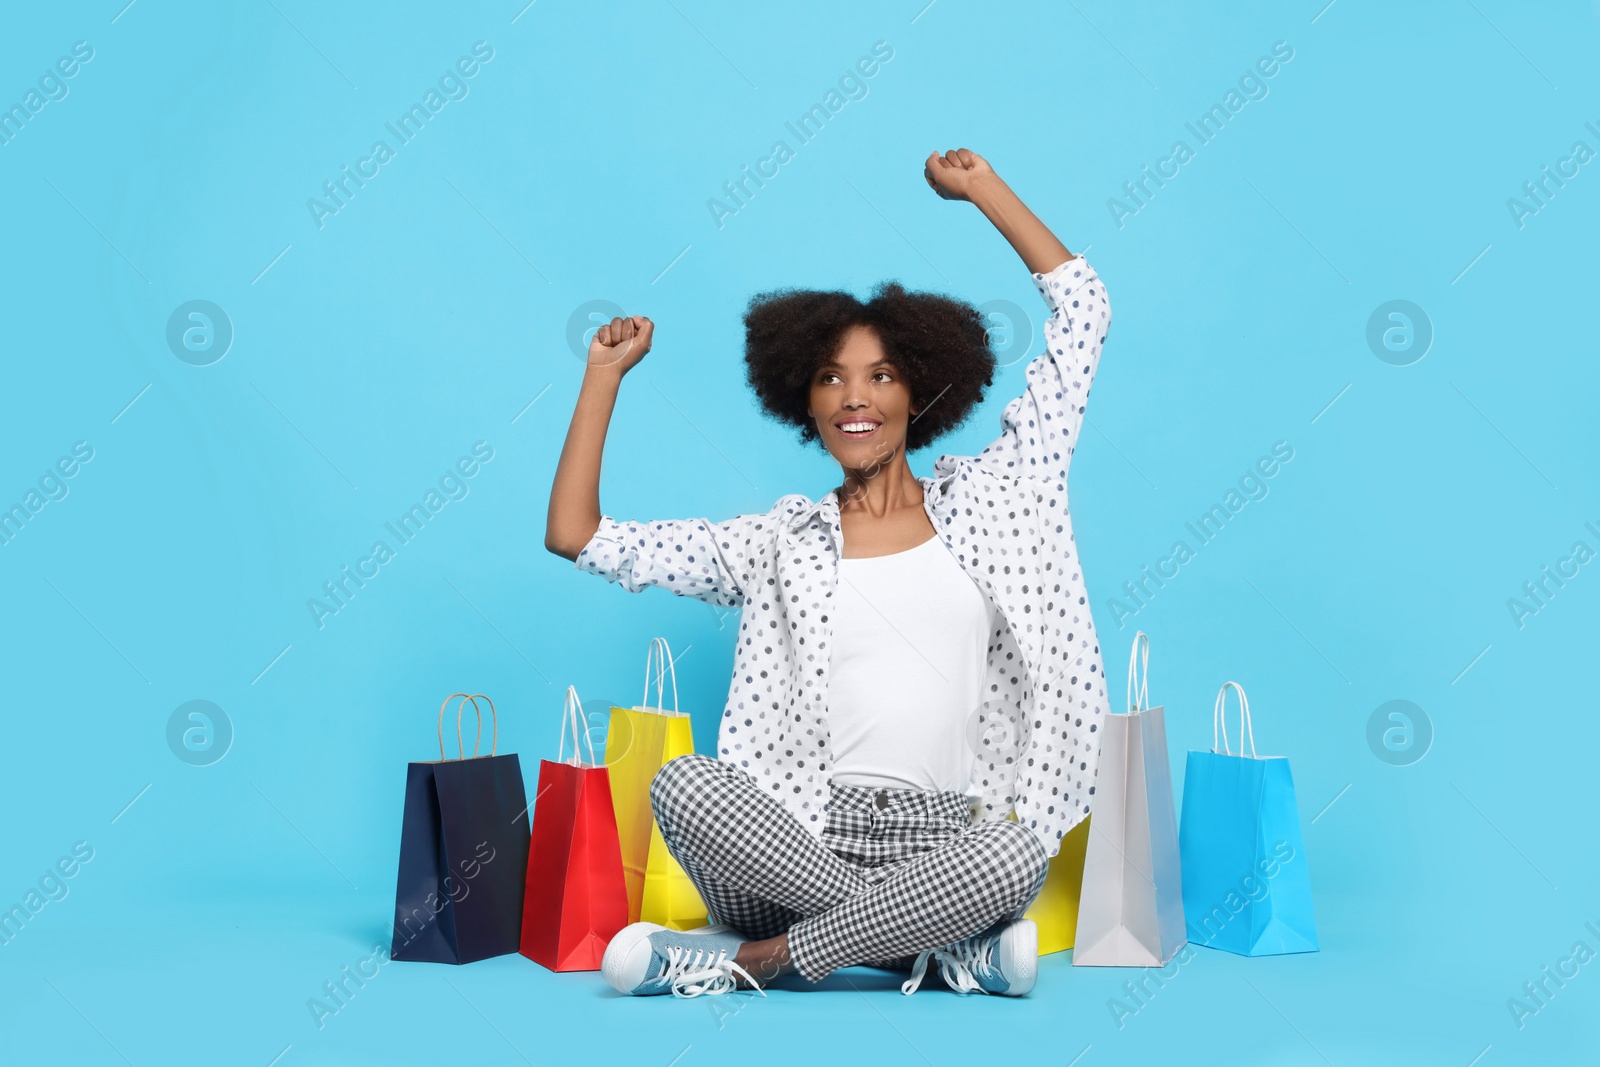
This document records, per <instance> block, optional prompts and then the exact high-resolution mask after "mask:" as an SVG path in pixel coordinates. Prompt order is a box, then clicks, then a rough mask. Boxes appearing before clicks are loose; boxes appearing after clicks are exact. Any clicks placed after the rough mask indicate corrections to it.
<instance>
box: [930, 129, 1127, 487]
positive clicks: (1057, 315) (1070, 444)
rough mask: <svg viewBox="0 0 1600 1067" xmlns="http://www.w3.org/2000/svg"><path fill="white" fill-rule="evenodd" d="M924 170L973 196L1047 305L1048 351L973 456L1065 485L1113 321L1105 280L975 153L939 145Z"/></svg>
mask: <svg viewBox="0 0 1600 1067" xmlns="http://www.w3.org/2000/svg"><path fill="white" fill-rule="evenodd" d="M923 176H924V177H925V178H926V179H927V182H928V184H929V185H930V186H932V187H933V190H934V192H936V193H938V194H939V195H940V196H941V197H943V198H944V199H946V200H965V201H968V202H970V203H972V204H974V205H976V206H977V208H978V209H979V210H980V211H982V212H983V213H984V215H985V216H986V217H987V218H988V219H989V221H990V222H992V223H994V225H995V228H996V229H998V230H999V231H1000V233H1001V234H1002V235H1003V236H1004V237H1005V238H1006V240H1008V241H1010V242H1011V247H1012V248H1014V249H1016V251H1017V255H1019V256H1021V257H1022V261H1023V263H1025V264H1026V265H1027V267H1028V269H1029V271H1031V272H1032V274H1033V283H1034V285H1035V286H1037V287H1038V289H1039V295H1040V296H1042V297H1043V298H1044V301H1045V303H1046V305H1048V306H1049V308H1050V317H1049V318H1048V319H1047V320H1046V321H1045V324H1044V336H1045V346H1046V351H1045V353H1044V354H1043V355H1041V356H1037V357H1035V358H1034V359H1033V360H1032V361H1031V362H1029V364H1028V366H1027V371H1026V379H1027V386H1026V388H1025V389H1024V391H1023V393H1022V395H1021V396H1019V397H1017V398H1016V399H1015V400H1013V401H1011V403H1009V404H1007V405H1006V408H1005V411H1004V412H1002V414H1001V420H1000V421H1001V433H1000V436H999V437H998V438H996V439H995V440H994V441H993V442H992V443H991V444H990V445H989V446H988V447H986V448H985V449H984V450H983V451H982V452H981V453H979V454H978V455H977V456H976V457H973V460H972V462H974V463H975V464H977V465H978V466H979V467H982V468H987V469H989V470H991V471H992V472H993V473H995V474H996V475H998V476H1000V477H1009V478H1015V477H1040V478H1044V479H1046V480H1047V481H1049V482H1051V483H1060V484H1063V485H1064V484H1065V483H1066V479H1067V468H1068V466H1069V465H1070V463H1071V461H1072V453H1073V452H1074V450H1075V449H1076V448H1077V445H1078V434H1079V430H1080V429H1081V428H1082V423H1083V411H1084V407H1085V405H1086V404H1087V403H1088V399H1089V387H1090V385H1091V384H1092V383H1093V382H1094V376H1095V371H1096V370H1097V369H1098V367H1099V363H1100V350H1101V348H1102V346H1103V345H1104V343H1105V338H1106V331H1107V330H1108V329H1109V328H1110V325H1111V304H1110V302H1109V301H1108V300H1107V299H1106V292H1105V285H1104V284H1103V283H1102V282H1101V281H1100V277H1099V275H1097V274H1096V273H1095V271H1094V268H1093V267H1091V266H1089V265H1088V263H1086V262H1085V261H1084V260H1083V259H1082V258H1081V257H1078V256H1075V255H1073V254H1072V253H1071V252H1069V251H1067V246H1066V245H1064V244H1062V243H1061V241H1060V240H1059V239H1057V237H1056V235H1055V234H1053V233H1051V232H1050V230H1049V228H1048V227H1047V226H1045V224H1044V223H1043V222H1040V221H1039V219H1038V217H1037V216H1036V215H1034V213H1033V212H1032V211H1030V210H1028V207H1027V205H1026V204H1024V203H1023V202H1022V200H1021V198H1019V197H1018V196H1017V194H1016V193H1014V192H1012V191H1011V187H1010V186H1008V185H1006V183H1005V182H1004V181H1002V180H1001V178H1000V176H999V175H997V174H996V173H995V172H994V170H993V168H991V167H990V166H989V164H988V162H987V161H985V160H984V159H983V157H982V156H979V155H978V154H977V153H976V152H972V151H970V150H968V149H965V148H962V149H957V150H956V151H953V152H949V153H946V154H945V155H943V156H941V155H939V154H938V153H937V152H935V153H933V154H932V155H931V156H929V157H928V160H927V162H926V164H925V167H924V170H923ZM941 462H943V460H942V458H941ZM935 473H939V468H938V467H937V465H936V467H935Z"/></svg>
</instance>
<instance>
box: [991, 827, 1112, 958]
mask: <svg viewBox="0 0 1600 1067" xmlns="http://www.w3.org/2000/svg"><path fill="white" fill-rule="evenodd" d="M1011 818H1013V819H1015V818H1016V812H1012V813H1011ZM1089 818H1092V816H1090V817H1087V818H1085V819H1084V820H1083V821H1082V822H1080V823H1079V824H1078V825H1077V826H1074V827H1073V828H1072V829H1071V830H1069V831H1067V836H1066V837H1063V838H1062V839H1061V851H1059V852H1057V853H1056V854H1055V857H1054V858H1053V859H1051V860H1050V868H1049V873H1047V874H1046V875H1045V879H1044V888H1043V889H1041V890H1039V895H1038V896H1037V897H1035V898H1034V900H1033V903H1032V904H1031V905H1029V906H1028V910H1027V911H1025V912H1023V913H1022V917H1023V918H1025V919H1032V920H1033V921H1034V922H1036V923H1038V924H1039V955H1041V956H1043V955H1045V954H1046V953H1050V952H1060V951H1062V950H1063V949H1069V948H1071V947H1072V943H1073V941H1074V940H1075V939H1076V935H1077V932H1078V896H1079V893H1080V892H1081V891H1082V889H1083V857H1084V854H1085V852H1086V851H1087V849H1088V847H1089Z"/></svg>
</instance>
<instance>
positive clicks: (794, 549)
mask: <svg viewBox="0 0 1600 1067" xmlns="http://www.w3.org/2000/svg"><path fill="white" fill-rule="evenodd" d="M924 177H925V178H926V180H927V182H928V184H929V185H930V186H931V187H932V188H933V190H934V191H935V192H936V193H938V194H939V196H941V197H943V198H944V199H946V200H961V201H967V202H969V203H972V204H974V205H976V206H977V207H978V209H979V210H980V211H982V212H983V214H984V215H985V216H986V217H987V218H988V219H989V221H990V222H992V223H993V224H994V225H995V227H996V228H997V229H998V230H999V231H1000V233H1001V234H1002V235H1003V236H1004V237H1005V238H1006V239H1007V240H1008V241H1009V242H1010V243H1011V246H1012V247H1013V248H1014V249H1015V250H1016V251H1017V253H1018V255H1019V256H1021V258H1022V260H1023V262H1024V263H1025V264H1026V265H1027V267H1028V269H1029V271H1030V272H1032V274H1033V280H1034V283H1035V284H1036V285H1037V286H1038V288H1039V292H1040V294H1041V295H1042V296H1043V297H1044V299H1045V302H1046V304H1047V305H1048V306H1049V307H1050V309H1051V315H1050V318H1049V319H1048V320H1047V322H1046V324H1045V337H1046V341H1047V345H1048V351H1046V352H1045V353H1044V354H1043V355H1040V356H1038V357H1036V358H1035V359H1033V361H1032V362H1031V363H1030V364H1029V365H1028V367H1027V372H1026V378H1027V386H1026V389H1025V390H1024V392H1023V394H1022V395H1021V396H1020V397H1018V398H1016V399H1015V400H1013V401H1012V402H1011V403H1010V404H1008V405H1007V406H1006V409H1005V411H1004V413H1003V415H1002V432H1001V434H1000V436H999V437H998V438H997V439H996V440H995V441H994V442H992V443H991V444H990V445H989V446H988V447H986V448H985V449H984V450H983V451H982V452H981V453H980V454H978V455H977V456H951V455H942V456H940V457H939V459H938V461H937V462H935V464H934V475H933V477H929V478H922V477H918V476H915V475H913V474H912V472H911V468H910V466H909V465H908V463H907V461H906V454H907V453H908V452H909V451H911V450H913V449H915V448H919V447H922V446H923V445H926V444H928V443H930V442H931V441H932V440H934V439H935V438H937V437H938V436H940V435H941V434H943V433H945V432H946V431H948V430H950V429H952V428H954V427H955V426H956V425H959V424H960V423H961V422H962V420H964V419H965V418H966V416H967V414H968V413H969V412H970V410H971V409H972V407H973V406H974V405H975V404H976V403H977V402H978V400H980V399H981V398H982V393H983V387H984V386H986V385H988V384H989V382H990V381H991V379H992V375H993V369H994V366H995V361H994V357H993V355H992V353H991V352H990V351H989V348H988V345H987V339H986V336H985V334H984V329H983V323H982V319H981V316H980V315H979V313H978V312H977V310H976V309H974V308H972V307H970V306H968V305H965V304H962V303H959V302H957V301H954V300H950V299H948V298H946V297H942V296H936V295H932V294H913V293H907V292H906V291H905V290H904V289H902V288H901V287H900V286H898V285H895V284H893V283H887V284H884V285H880V286H879V287H878V290H877V292H876V294H875V295H874V297H873V299H872V300H871V301H870V302H868V303H865V304H863V303H861V302H859V301H857V300H856V299H855V298H854V297H852V296H850V295H849V294H847V293H837V292H836V293H819V292H809V291H800V292H795V291H784V292H779V293H775V294H765V295H763V296H759V297H757V298H755V299H754V300H752V301H751V306H750V309H749V311H748V312H747V314H746V316H745V323H746V328H747V331H746V361H747V365H748V371H749V378H750V382H751V384H752V385H753V386H754V387H755V390H756V393H757V396H758V398H759V399H760V401H761V403H762V405H763V407H764V408H765V409H766V410H767V411H768V413H770V414H772V415H773V416H774V417H776V418H778V419H780V420H783V421H787V422H789V423H790V424H792V425H794V426H796V427H797V428H798V429H799V430H800V432H801V438H802V441H810V440H820V441H821V442H822V443H823V445H824V446H825V447H826V448H827V449H828V451H829V452H830V453H831V454H832V456H833V458H834V459H836V460H837V461H838V462H839V465H840V467H841V468H842V469H843V484H842V486H840V487H839V488H837V489H833V490H830V491H829V492H828V493H827V494H826V495H825V496H824V497H823V498H822V499H821V500H820V501H817V502H813V501H811V500H810V499H809V498H807V497H805V496H802V495H800V494H790V495H788V496H785V497H783V498H782V499H780V500H779V501H778V503H777V504H776V505H775V506H774V507H773V508H772V510H771V511H769V512H765V513H755V514H749V515H740V516H737V517H735V518H733V519H730V520H728V521H726V522H721V523H712V522H707V521H704V520H697V519H685V520H673V521H654V522H635V521H617V520H615V519H613V518H612V517H611V516H609V515H605V514H603V513H602V512H601V510H600V506H599V479H600V460H601V453H602V451H603V448H604V444H605V434H606V428H607V424H608V422H609V420H610V415H611V410H612V407H613V405H614V404H615V401H616V396H617V390H618V388H619V387H620V383H621V381H622V378H623V375H624V374H625V373H626V372H627V371H628V370H629V369H630V368H631V367H633V366H636V365H637V364H638V362H639V361H640V360H641V359H642V358H643V357H644V355H645V353H646V352H648V351H649V348H650V344H651V340H652V336H653V332H654V325H653V324H652V323H651V322H650V320H649V319H646V318H643V317H641V316H634V317H630V318H627V319H622V318H618V319H613V320H612V321H611V322H610V323H609V324H607V325H605V326H602V327H601V329H600V330H599V331H598V333H597V334H596V337H595V339H594V343H593V344H592V345H591V346H590V350H589V366H588V368H587V370H586V371H585V376H584V382H583V388H582V392H581V393H580V395H579V397H578V404H577V409H576V411H575V412H574V415H573V420H572V426H571V429H570V430H569V431H568V434H567V440H566V444H565V446H564V448H563V450H562V454H561V459H560V462H559V464H558V466H557V470H556V476H555V483H554V486H553V489H552V493H551V500H550V516H549V527H548V532H547V534H546V539H545V546H546V547H547V548H548V549H549V550H550V551H552V552H555V553H557V554H558V555H561V556H564V557H565V558H567V559H570V560H573V561H574V562H575V566H576V567H578V568H580V569H583V570H587V571H589V572H591V573H594V574H598V575H601V576H602V577H604V578H606V579H607V580H608V581H612V582H618V583H620V584H621V585H622V586H623V587H624V588H626V589H628V590H629V591H631V592H638V591H639V590H641V589H643V588H645V587H646V586H650V585H655V586H660V587H662V588H666V589H668V590H670V591H672V592H673V593H676V594H678V595H681V596H689V597H694V598H696V599H699V600H703V601H706V602H708V603H712V604H717V605H721V606H725V607H729V608H733V607H739V608H742V609H743V610H742V612H741V621H740V626H739V637H738V645H737V652H736V657H737V658H736V663H735V670H734V678H733V682H732V686H731V689H730V693H729V697H728V703H727V706H726V708H725V710H724V711H723V717H722V722H721V726H720V729H719V733H718V758H717V759H711V758H709V757H706V756H702V755H698V754H695V755H687V756H680V757H678V758H677V759H674V760H671V761H669V762H668V763H667V764H666V765H665V766H664V767H662V768H661V770H660V772H659V773H658V774H657V775H656V778H655V780H654V781H653V783H652V786H651V802H652V805H653V807H654V810H655V815H656V820H657V822H658V824H659V825H660V827H661V832H662V836H663V838H664V839H665V841H666V843H667V847H668V849H669V850H670V851H671V853H672V855H673V856H674V857H675V858H676V859H677V860H678V862H679V863H680V864H681V865H682V867H683V868H684V870H685V872H687V873H688V875H689V877H690V878H691V879H692V880H693V881H694V883H695V885H696V886H697V887H698V889H699V890H700V895H701V897H702V899H703V900H704V901H705V903H706V906H707V910H708V912H709V913H710V918H711V925H709V926H707V927H702V928H700V929H697V930H688V931H675V930H668V929H664V928H662V927H659V926H656V925H655V924H652V923H634V924H632V925H631V926H629V927H627V928H625V929H624V930H622V931H621V932H620V933H618V934H617V936H616V937H615V938H613V939H612V941H611V943H610V944H609V945H608V947H607V950H606V954H605V960H604V965H603V967H602V970H603V972H604V973H605V976H606V978H607V980H608V981H610V982H611V984H612V985H613V986H614V987H615V988H617V989H618V990H620V991H622V992H627V993H640V994H647V993H666V992H671V993H673V994H674V995H677V996H694V995H698V994H700V993H723V992H727V991H729V990H732V989H735V988H742V987H746V986H748V987H754V988H756V989H760V987H761V983H760V982H759V981H757V979H756V978H755V976H754V974H753V973H752V972H756V973H759V974H761V975H762V976H764V977H771V976H773V975H777V974H783V973H798V974H800V975H802V976H803V977H804V978H805V979H807V980H809V981H810V982H812V983H815V982H819V981H821V980H822V979H823V978H824V977H826V976H827V975H828V974H829V973H831V972H832V971H834V970H835V969H837V968H839V967H844V966H850V965H853V964H866V965H869V966H879V967H888V968H893V969H905V968H906V967H907V966H908V965H909V966H910V968H911V970H912V976H911V978H910V979H908V980H907V981H906V982H905V983H904V984H903V986H902V989H903V990H904V991H905V992H907V993H910V992H912V991H914V990H915V989H916V988H917V987H918V985H919V983H920V982H921V980H922V977H923V974H924V973H925V971H926V968H927V965H928V962H929V960H930V959H932V960H934V961H936V963H937V965H938V969H939V973H940V974H941V976H942V977H943V978H944V979H945V981H946V982H947V984H949V985H951V986H952V987H953V988H955V989H957V990H958V991H960V992H983V993H998V994H1005V995H1012V996H1020V995H1022V994H1025V993H1027V992H1028V990H1029V989H1030V988H1031V987H1032V986H1033V983H1034V979H1035V974H1036V968H1037V957H1038V938H1037V930H1036V928H1035V927H1034V924H1033V923H1032V922H1031V921H1030V920H1027V919H1023V918H1021V916H1022V914H1023V912H1024V911H1025V910H1026V909H1027V907H1028V905H1029V904H1030V903H1032V901H1033V900H1034V898H1035V897H1036V896H1037V894H1038V892H1039V890H1040V888H1041V887H1042V886H1043V884H1044V879H1045V873H1046V865H1047V863H1048V861H1049V859H1050V858H1051V857H1053V856H1055V855H1056V853H1057V852H1058V851H1059V850H1060V847H1061V839H1062V837H1063V836H1064V835H1065V834H1066V832H1067V831H1068V830H1070V829H1072V827H1073V826H1075V825H1076V824H1077V823H1078V822H1080V821H1081V820H1082V819H1083V818H1084V817H1085V816H1086V815H1087V814H1088V812H1089V805H1090V797H1091V795H1092V794H1093V792H1094V779H1095V772H1096V769H1097V765H1098V755H1099V734H1098V732H1097V730H1098V724H1099V722H1100V721H1101V718H1102V717H1103V716H1104V715H1105V714H1106V713H1107V712H1108V711H1109V708H1108V706H1107V701H1106V692H1105V686H1104V684H1103V681H1104V679H1103V672H1102V669H1101V661H1100V649H1099V646H1098V644H1097V643H1096V640H1095V633H1094V624H1093V621H1092V619H1091V618H1090V615H1089V606H1088V595H1087V593H1086V591H1085V589H1084V583H1083V578H1082V574H1081V572H1080V570H1079V567H1078V561H1077V555H1076V550H1075V547H1074V545H1073V539H1072V524H1071V519H1070V517H1069V515H1068V511H1067V489H1066V479H1067V467H1068V463H1069V461H1070V459H1071V456H1072V453H1073V449H1074V448H1075V446H1076V445H1077V440H1078V432H1079V428H1080V425H1081V422H1082V418H1083V409H1084V403H1085V400H1086V398H1087V396H1088V393H1089V386H1090V383H1091V382H1092V380H1093V378H1094V373H1095V368H1096V366H1097V365H1098V362H1099V357H1100V350H1101V346H1102V343H1103V342H1104V340H1105V336H1106V330H1107V328H1108V326H1109V324H1110V319H1111V308H1110V304H1109V303H1108V302H1107V300H1106V295H1105V289H1104V286H1103V285H1102V284H1101V282H1100V280H1099V278H1098V276H1097V275H1096V274H1095V273H1094V271H1093V270H1092V269H1091V268H1090V267H1089V266H1088V264H1086V263H1085V262H1084V261H1083V260H1082V259H1081V258H1079V257H1077V256H1074V255H1073V254H1072V253H1071V252H1069V251H1067V249H1066V247H1065V246H1064V245H1063V244H1062V243H1061V242H1060V241H1059V240H1057V239H1056V237H1055V235H1054V234H1052V233H1051V232H1050V231H1049V229H1047V228H1046V227H1045V225H1044V224H1043V223H1042V222H1040V221H1039V220H1038V219H1037V218H1036V217H1035V216H1034V215H1033V213H1032V212H1031V211H1029V210H1028V208H1027V207H1026V206H1024V205H1023V203H1022V201H1021V200H1020V199H1018V198H1017V196H1016V194H1015V193H1013V192H1012V191H1011V189H1010V188H1009V187H1008V186H1007V185H1006V183H1005V182H1004V181H1002V180H1001V179H1000V177H999V176H998V175H997V174H995V172H994V171H993V169H992V168H991V167H990V166H989V164H988V163H987V162H985V161H984V160H983V159H982V158H981V157H980V156H978V155H977V154H975V153H973V152H971V151H968V150H967V149H959V150H956V151H951V152H947V153H945V154H944V155H943V156H941V155H940V154H939V153H937V152H935V153H933V154H932V155H930V156H929V158H928V159H927V161H926V163H925V168H924Z"/></svg>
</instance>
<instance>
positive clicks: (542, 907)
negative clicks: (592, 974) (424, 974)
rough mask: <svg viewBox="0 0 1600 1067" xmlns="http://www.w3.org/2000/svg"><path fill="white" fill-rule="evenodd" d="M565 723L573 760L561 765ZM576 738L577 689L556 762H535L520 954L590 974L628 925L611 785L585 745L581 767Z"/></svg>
mask: <svg viewBox="0 0 1600 1067" xmlns="http://www.w3.org/2000/svg"><path fill="white" fill-rule="evenodd" d="M569 722H570V723H571V724H572V726H573V735H574V736H573V739H572V751H573V756H572V758H571V759H568V760H564V759H562V758H561V752H562V750H563V749H565V748H566V744H567V724H568V723H569ZM580 733H581V734H583V736H584V739H585V740H588V736H589V735H588V731H587V730H586V729H585V724H584V721H583V707H582V705H581V704H580V703H579V701H578V691H577V690H576V689H574V688H573V687H572V686H568V687H567V698H566V707H565V708H564V709H563V711H562V719H561V745H560V747H559V748H557V750H556V759H555V761H554V762H552V761H551V760H540V761H539V791H538V793H537V794H536V795H535V797H534V809H533V840H532V842H531V843H530V844H529V847H528V879H527V888H526V890H525V892H524V896H523V904H522V949H521V951H522V954H523V955H524V956H526V957H528V958H529V959H530V960H533V961H534V962H535V963H539V964H542V965H543V966H545V967H548V968H549V969H550V970H552V971H598V970H599V969H600V959H601V957H602V956H603V955H604V954H605V950H606V945H607V943H609V942H610V940H611V938H612V937H614V936H615V935H616V933H617V931H618V930H621V929H622V928H623V927H624V926H626V925H628V888H627V883H626V882H625V881H624V880H623V874H622V848H621V846H620V844H619V843H618V841H617V817H616V812H615V811H614V809H613V808H612V806H611V780H610V778H609V777H608V774H607V771H606V768H605V766H604V765H602V764H600V763H598V762H596V761H595V758H594V744H593V742H590V744H589V762H588V763H584V762H583V761H582V759H580V758H579V755H578V739H577V735H578V734H580Z"/></svg>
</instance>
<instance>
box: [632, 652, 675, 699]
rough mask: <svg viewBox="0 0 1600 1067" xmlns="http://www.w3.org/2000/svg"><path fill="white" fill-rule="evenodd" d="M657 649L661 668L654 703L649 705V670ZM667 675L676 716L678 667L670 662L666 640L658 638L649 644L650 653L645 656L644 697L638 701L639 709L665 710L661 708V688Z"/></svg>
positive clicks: (653, 662) (653, 664) (670, 656)
mask: <svg viewBox="0 0 1600 1067" xmlns="http://www.w3.org/2000/svg"><path fill="white" fill-rule="evenodd" d="M658 648H659V649H660V650H661V667H660V669H659V673H657V674H656V702H655V703H654V704H652V703H650V668H651V667H653V666H655V663H656V649H658ZM668 673H670V674H671V675H672V713H673V714H674V715H676V714H678V667H677V664H675V663H673V662H672V649H671V648H670V647H668V645H667V639H666V638H665V637H658V638H656V639H655V640H653V641H651V642H650V652H649V654H648V655H646V656H645V660H644V696H643V697H641V698H640V700H639V707H640V708H660V709H661V710H662V711H666V710H667V709H666V708H665V707H663V706H662V703H661V699H662V697H663V695H664V693H663V688H664V687H665V685H666V676H667V674H668Z"/></svg>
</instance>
